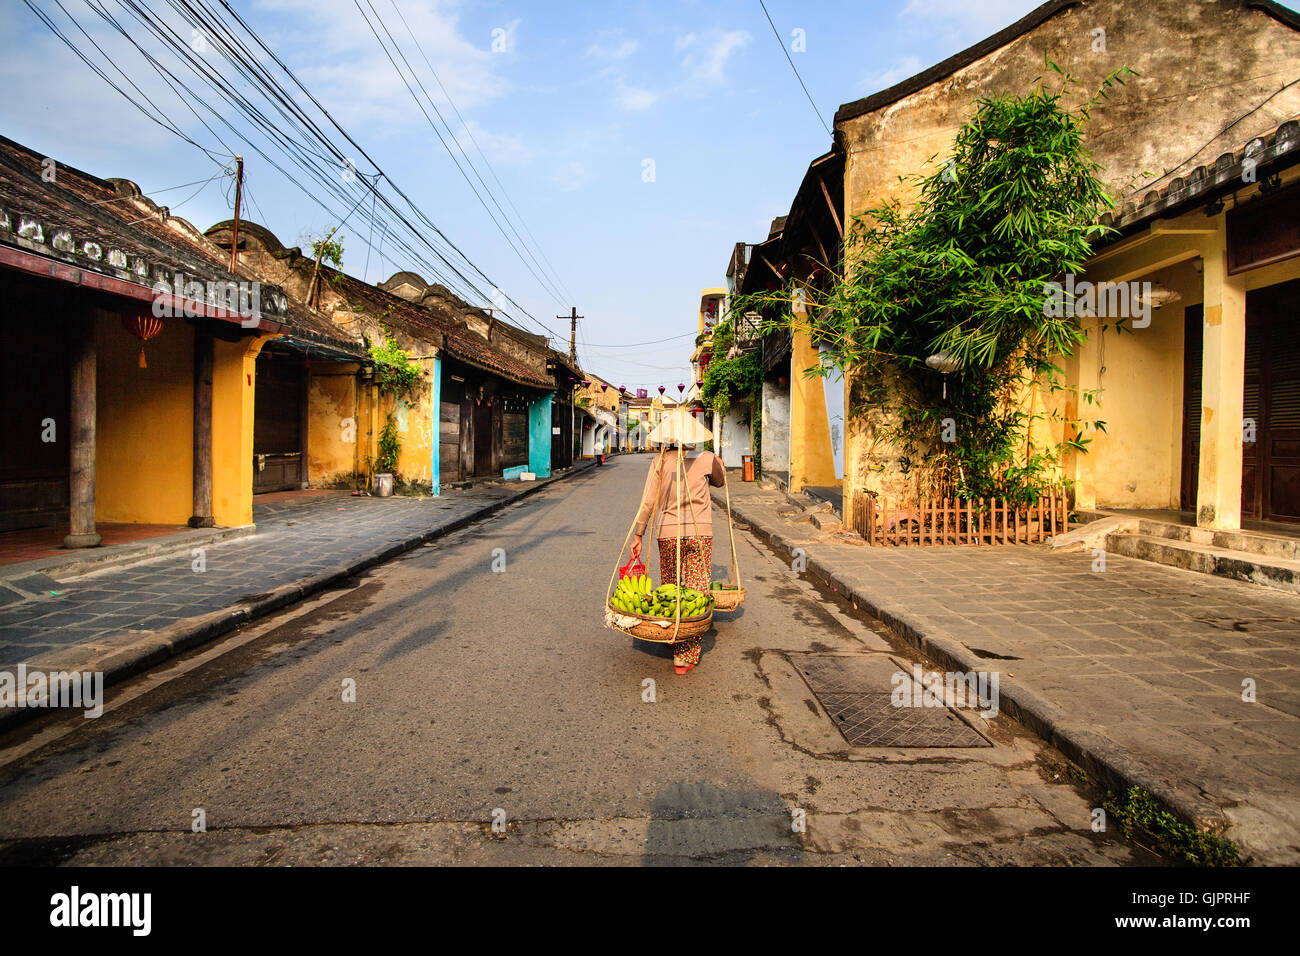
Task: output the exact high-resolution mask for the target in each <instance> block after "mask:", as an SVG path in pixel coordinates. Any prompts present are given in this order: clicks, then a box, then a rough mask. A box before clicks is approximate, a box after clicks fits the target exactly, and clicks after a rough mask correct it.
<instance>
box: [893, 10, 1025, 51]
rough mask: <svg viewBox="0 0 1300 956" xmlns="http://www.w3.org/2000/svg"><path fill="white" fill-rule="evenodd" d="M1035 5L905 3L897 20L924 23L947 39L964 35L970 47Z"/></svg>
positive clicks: (1009, 23)
mask: <svg viewBox="0 0 1300 956" xmlns="http://www.w3.org/2000/svg"><path fill="white" fill-rule="evenodd" d="M1038 5H1039V3H1038V0H978V2H972V0H908V3H907V6H905V7H904V8H903V9H902V12H900V13H899V18H900V19H901V18H904V17H907V18H911V19H917V20H925V21H927V22H928V23H929V24H930V25H931V27H932V28H937V29H940V30H943V31H944V32H945V33H947V34H949V35H967V37H968V38H967V45H969V44H970V43H975V42H978V41H979V40H982V39H984V37H986V36H988V35H990V34H993V33H996V32H997V31H998V30H1001V29H1002V28H1003V27H1006V26H1010V25H1011V24H1013V23H1015V22H1016V21H1017V20H1019V19H1020V18H1021V17H1023V16H1024V15H1025V14H1026V13H1028V12H1029V11H1030V10H1032V9H1034V8H1035V7H1036V6H1038ZM975 34H978V35H975Z"/></svg>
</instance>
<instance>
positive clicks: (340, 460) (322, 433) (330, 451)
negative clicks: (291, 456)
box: [307, 359, 363, 488]
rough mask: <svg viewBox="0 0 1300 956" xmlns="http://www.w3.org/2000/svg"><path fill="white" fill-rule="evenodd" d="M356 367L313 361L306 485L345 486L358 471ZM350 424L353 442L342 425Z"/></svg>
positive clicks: (359, 432) (310, 382) (350, 363)
mask: <svg viewBox="0 0 1300 956" xmlns="http://www.w3.org/2000/svg"><path fill="white" fill-rule="evenodd" d="M356 373H357V364H356V363H355V362H327V361H322V360H321V359H313V360H312V367H311V377H310V379H309V380H308V384H307V483H308V484H310V485H311V486H312V487H313V488H320V487H323V486H324V487H329V486H334V485H341V484H346V483H347V482H348V481H349V480H350V479H351V478H352V475H353V473H354V472H355V471H356V470H358V469H359V468H360V467H361V462H360V458H359V457H358V455H357V436H358V435H359V434H361V432H362V431H363V429H362V428H360V427H359V425H358V424H357V422H356V418H357V374H356ZM348 419H352V420H353V427H352V429H351V437H352V441H350V442H349V441H345V438H347V437H348V434H347V433H346V432H345V429H344V423H345V422H346V421H347V420H348Z"/></svg>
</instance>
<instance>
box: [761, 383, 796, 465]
mask: <svg viewBox="0 0 1300 956" xmlns="http://www.w3.org/2000/svg"><path fill="white" fill-rule="evenodd" d="M788 374H789V369H788V366H787V379H786V384H785V385H779V384H778V383H776V382H774V381H771V380H764V382H763V436H762V450H761V452H760V453H761V454H762V456H763V461H762V469H761V470H762V471H764V472H773V471H784V472H789V470H790V386H789V378H788Z"/></svg>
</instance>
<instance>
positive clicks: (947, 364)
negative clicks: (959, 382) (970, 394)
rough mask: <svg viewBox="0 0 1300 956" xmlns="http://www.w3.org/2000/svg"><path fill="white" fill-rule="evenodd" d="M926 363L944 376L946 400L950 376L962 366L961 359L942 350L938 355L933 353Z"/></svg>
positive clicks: (944, 395)
mask: <svg viewBox="0 0 1300 956" xmlns="http://www.w3.org/2000/svg"><path fill="white" fill-rule="evenodd" d="M925 364H926V365H928V366H929V367H930V368H932V369H934V370H935V371H936V372H938V373H939V374H940V375H942V376H943V397H944V400H945V401H946V400H947V398H948V376H949V375H951V374H952V373H953V372H955V371H957V369H959V368H961V360H960V359H958V358H956V357H954V356H952V355H949V354H948V353H947V352H940V353H939V354H938V355H931V356H930V357H929V358H927V359H926V360H925Z"/></svg>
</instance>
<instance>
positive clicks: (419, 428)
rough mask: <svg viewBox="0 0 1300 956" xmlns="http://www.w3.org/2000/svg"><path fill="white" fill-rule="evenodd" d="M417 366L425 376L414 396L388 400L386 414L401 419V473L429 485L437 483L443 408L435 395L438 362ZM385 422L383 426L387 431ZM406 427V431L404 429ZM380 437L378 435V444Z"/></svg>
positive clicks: (420, 361)
mask: <svg viewBox="0 0 1300 956" xmlns="http://www.w3.org/2000/svg"><path fill="white" fill-rule="evenodd" d="M415 364H417V365H418V366H419V367H420V370H421V372H422V373H423V375H422V376H421V378H420V381H419V383H418V384H417V385H416V386H415V388H414V389H413V390H412V392H411V394H410V395H407V396H405V397H404V398H402V399H400V400H397V401H394V400H393V399H392V398H390V397H387V396H385V398H384V399H383V404H382V410H383V411H384V412H388V411H394V412H395V413H396V416H397V423H398V429H399V434H400V435H401V436H402V451H401V454H400V455H399V456H398V459H397V473H398V474H399V475H401V477H402V478H403V479H405V480H406V481H416V482H419V483H420V484H422V485H427V484H429V483H430V482H431V481H432V480H433V473H432V469H433V455H434V451H435V450H436V448H435V446H434V443H435V442H436V441H437V440H438V438H437V435H438V416H439V411H440V406H439V403H438V400H437V399H436V397H435V396H434V395H433V366H434V359H432V358H427V359H420V360H418V361H417V362H416V363H415ZM383 424H384V423H383V420H382V419H381V420H380V422H379V425H380V427H381V428H382V427H383ZM403 425H405V428H404V429H403V428H402V426H403ZM377 438H378V436H377V435H376V440H377Z"/></svg>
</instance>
